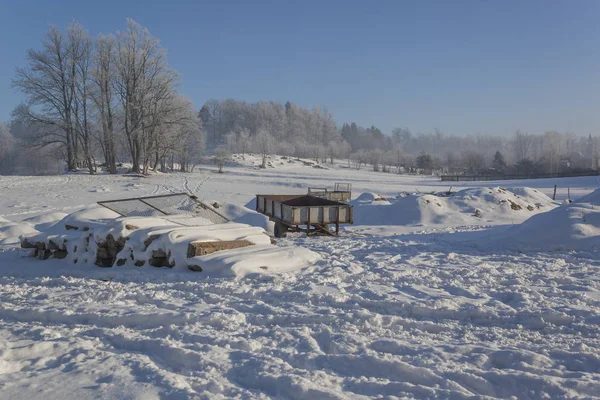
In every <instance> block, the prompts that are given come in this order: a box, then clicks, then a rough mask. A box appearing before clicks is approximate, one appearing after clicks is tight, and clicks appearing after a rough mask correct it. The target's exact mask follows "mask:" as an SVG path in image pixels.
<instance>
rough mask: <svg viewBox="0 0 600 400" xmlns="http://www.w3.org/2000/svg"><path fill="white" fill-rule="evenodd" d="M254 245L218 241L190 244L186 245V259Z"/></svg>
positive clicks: (241, 242) (242, 242)
mask: <svg viewBox="0 0 600 400" xmlns="http://www.w3.org/2000/svg"><path fill="white" fill-rule="evenodd" d="M253 244H254V243H252V242H249V241H248V240H218V241H214V242H191V243H190V244H189V245H188V252H187V256H188V258H191V257H196V256H205V255H207V254H212V253H214V252H217V251H222V250H233V249H239V248H242V247H248V246H252V245H253Z"/></svg>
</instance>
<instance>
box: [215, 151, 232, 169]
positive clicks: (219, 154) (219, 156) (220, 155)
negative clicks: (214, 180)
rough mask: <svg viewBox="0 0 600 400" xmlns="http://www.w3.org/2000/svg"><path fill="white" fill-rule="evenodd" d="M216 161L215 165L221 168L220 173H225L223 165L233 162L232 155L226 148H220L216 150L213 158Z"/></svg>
mask: <svg viewBox="0 0 600 400" xmlns="http://www.w3.org/2000/svg"><path fill="white" fill-rule="evenodd" d="M213 158H214V160H215V164H217V167H218V168H219V173H220V174H221V173H223V165H225V163H226V162H227V161H229V160H231V153H230V152H229V151H228V150H227V148H225V146H219V147H217V148H216V150H215V154H214V156H213Z"/></svg>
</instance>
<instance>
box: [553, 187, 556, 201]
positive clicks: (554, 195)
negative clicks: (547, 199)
mask: <svg viewBox="0 0 600 400" xmlns="http://www.w3.org/2000/svg"><path fill="white" fill-rule="evenodd" d="M552 200H556V185H554V194H553V195H552Z"/></svg>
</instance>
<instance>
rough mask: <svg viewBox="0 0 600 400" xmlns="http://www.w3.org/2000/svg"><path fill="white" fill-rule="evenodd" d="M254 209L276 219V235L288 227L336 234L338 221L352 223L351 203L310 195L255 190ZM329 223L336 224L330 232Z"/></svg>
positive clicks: (280, 234)
mask: <svg viewBox="0 0 600 400" xmlns="http://www.w3.org/2000/svg"><path fill="white" fill-rule="evenodd" d="M256 211H258V212H259V213H261V214H264V215H266V216H268V217H269V219H270V220H271V221H273V222H275V236H276V237H285V236H286V234H287V232H288V231H289V230H291V231H305V232H306V234H307V235H319V234H321V235H337V234H338V233H339V230H340V224H352V223H353V222H354V220H353V208H352V206H351V205H349V204H346V203H341V202H338V201H334V200H329V199H325V198H322V197H316V196H311V195H298V194H291V195H290V194H288V195H286V194H257V195H256ZM330 225H334V226H335V230H334V231H333V232H332V231H331V230H330V228H329V226H330Z"/></svg>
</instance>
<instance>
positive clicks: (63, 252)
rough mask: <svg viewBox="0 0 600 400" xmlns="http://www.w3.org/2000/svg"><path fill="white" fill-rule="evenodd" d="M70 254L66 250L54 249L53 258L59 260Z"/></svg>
mask: <svg viewBox="0 0 600 400" xmlns="http://www.w3.org/2000/svg"><path fill="white" fill-rule="evenodd" d="M67 255H68V253H67V251H66V250H54V251H53V252H52V257H53V258H57V259H59V260H62V259H63V258H66V257H67Z"/></svg>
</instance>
